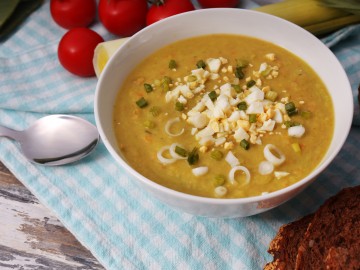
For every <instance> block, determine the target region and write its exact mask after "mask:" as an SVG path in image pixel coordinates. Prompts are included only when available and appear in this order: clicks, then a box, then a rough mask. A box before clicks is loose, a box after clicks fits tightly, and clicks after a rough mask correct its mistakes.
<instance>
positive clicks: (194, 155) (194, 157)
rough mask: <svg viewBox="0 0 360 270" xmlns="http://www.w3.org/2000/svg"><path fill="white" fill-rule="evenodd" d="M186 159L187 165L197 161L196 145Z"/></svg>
mask: <svg viewBox="0 0 360 270" xmlns="http://www.w3.org/2000/svg"><path fill="white" fill-rule="evenodd" d="M187 161H188V163H189V165H194V164H196V163H197V162H198V161H199V153H198V149H197V147H194V149H193V150H191V152H190V153H189V155H188V158H187Z"/></svg>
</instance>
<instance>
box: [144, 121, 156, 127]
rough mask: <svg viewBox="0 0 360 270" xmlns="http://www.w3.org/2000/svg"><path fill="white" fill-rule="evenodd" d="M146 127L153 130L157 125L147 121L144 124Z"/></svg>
mask: <svg viewBox="0 0 360 270" xmlns="http://www.w3.org/2000/svg"><path fill="white" fill-rule="evenodd" d="M144 127H146V128H149V129H152V128H154V127H155V123H154V122H153V121H151V120H146V121H145V122H144Z"/></svg>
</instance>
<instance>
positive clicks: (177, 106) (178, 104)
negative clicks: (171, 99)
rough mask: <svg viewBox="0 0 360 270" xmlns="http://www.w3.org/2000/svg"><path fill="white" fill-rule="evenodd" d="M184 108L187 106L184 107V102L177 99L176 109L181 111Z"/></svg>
mask: <svg viewBox="0 0 360 270" xmlns="http://www.w3.org/2000/svg"><path fill="white" fill-rule="evenodd" d="M184 108H185V107H184V104H183V103H181V102H179V101H177V102H176V103H175V110H177V111H179V112H181V111H183V110H184Z"/></svg>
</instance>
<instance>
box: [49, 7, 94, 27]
mask: <svg viewBox="0 0 360 270" xmlns="http://www.w3.org/2000/svg"><path fill="white" fill-rule="evenodd" d="M50 13H51V16H52V18H53V19H54V21H55V22H56V23H57V24H58V25H60V26H61V27H64V28H66V29H71V28H75V27H86V26H88V25H89V24H90V23H91V22H92V21H93V20H94V19H95V16H96V0H51V2H50Z"/></svg>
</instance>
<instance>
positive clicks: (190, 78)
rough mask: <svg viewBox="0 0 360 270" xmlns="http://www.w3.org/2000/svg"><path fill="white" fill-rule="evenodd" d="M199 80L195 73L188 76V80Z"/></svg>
mask: <svg viewBox="0 0 360 270" xmlns="http://www.w3.org/2000/svg"><path fill="white" fill-rule="evenodd" d="M196 80H197V77H196V76H195V75H190V76H188V77H187V81H188V82H195V81H196Z"/></svg>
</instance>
